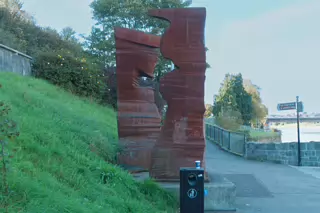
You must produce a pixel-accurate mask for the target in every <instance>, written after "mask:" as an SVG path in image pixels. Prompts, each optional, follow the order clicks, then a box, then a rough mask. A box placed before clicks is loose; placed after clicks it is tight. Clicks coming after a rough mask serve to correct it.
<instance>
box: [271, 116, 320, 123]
mask: <svg viewBox="0 0 320 213" xmlns="http://www.w3.org/2000/svg"><path fill="white" fill-rule="evenodd" d="M282 122H283V123H295V122H297V118H296V117H268V118H267V120H266V123H282ZM300 122H305V123H318V122H320V117H300Z"/></svg>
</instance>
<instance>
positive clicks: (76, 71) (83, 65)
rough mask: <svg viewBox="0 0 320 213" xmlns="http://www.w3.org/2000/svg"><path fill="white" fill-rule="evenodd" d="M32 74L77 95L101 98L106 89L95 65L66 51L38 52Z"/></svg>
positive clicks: (100, 73)
mask: <svg viewBox="0 0 320 213" xmlns="http://www.w3.org/2000/svg"><path fill="white" fill-rule="evenodd" d="M33 74H34V75H35V77H37V78H42V79H45V80H47V81H49V82H51V83H52V84H54V85H57V86H60V87H62V88H64V89H66V90H67V91H70V92H71V93H73V94H76V95H79V96H86V97H92V98H95V99H99V100H101V99H102V97H103V95H104V93H105V91H106V88H105V87H106V86H105V83H104V78H103V73H102V72H101V71H100V69H99V68H98V67H97V65H96V64H94V63H92V62H90V61H86V59H85V58H82V59H81V58H76V57H74V56H72V55H71V54H68V53H67V54H65V53H64V54H57V53H54V52H43V53H40V54H39V55H38V56H37V57H36V59H35V61H34V64H33Z"/></svg>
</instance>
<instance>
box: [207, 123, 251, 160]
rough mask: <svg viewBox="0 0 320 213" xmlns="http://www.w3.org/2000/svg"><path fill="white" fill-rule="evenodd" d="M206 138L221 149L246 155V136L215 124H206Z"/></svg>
mask: <svg viewBox="0 0 320 213" xmlns="http://www.w3.org/2000/svg"><path fill="white" fill-rule="evenodd" d="M205 135H206V138H207V139H208V140H210V141H213V142H214V143H216V144H218V145H219V146H220V147H221V148H223V149H225V150H227V151H228V152H231V153H233V154H236V155H240V156H244V155H245V145H246V135H245V134H244V133H239V132H231V131H228V130H225V129H222V128H220V127H218V126H216V125H214V124H210V123H207V122H206V123H205Z"/></svg>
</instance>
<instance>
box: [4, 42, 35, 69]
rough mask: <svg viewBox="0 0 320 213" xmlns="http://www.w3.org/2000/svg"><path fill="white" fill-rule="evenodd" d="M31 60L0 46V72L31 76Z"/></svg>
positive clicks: (24, 55) (15, 51) (26, 56)
mask: <svg viewBox="0 0 320 213" xmlns="http://www.w3.org/2000/svg"><path fill="white" fill-rule="evenodd" d="M31 60H32V58H31V57H30V56H28V55H26V54H23V53H21V52H19V51H17V50H14V49H12V48H10V47H7V46H5V45H2V44H0V72H1V71H6V72H14V73H18V74H21V75H31Z"/></svg>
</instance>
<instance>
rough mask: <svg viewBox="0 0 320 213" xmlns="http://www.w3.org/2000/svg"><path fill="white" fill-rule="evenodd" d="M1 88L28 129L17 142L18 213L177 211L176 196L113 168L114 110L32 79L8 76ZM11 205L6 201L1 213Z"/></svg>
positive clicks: (14, 197) (14, 199) (14, 185)
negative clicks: (7, 205) (5, 207)
mask: <svg viewBox="0 0 320 213" xmlns="http://www.w3.org/2000/svg"><path fill="white" fill-rule="evenodd" d="M0 84H2V89H1V90H0V100H3V101H5V102H6V103H7V104H9V105H10V106H11V108H12V113H11V114H12V115H13V116H12V118H13V119H14V120H15V121H16V122H17V123H18V125H19V128H20V136H19V138H18V139H17V140H16V141H15V142H13V144H11V145H12V146H11V147H12V148H11V152H12V155H13V158H12V159H11V162H10V167H9V168H10V170H9V171H8V185H9V190H10V193H9V201H8V204H9V208H8V209H9V212H10V213H11V212H12V213H18V212H22V213H40V212H41V213H44V212H46V213H51V212H52V213H95V212H97V213H98V212H99V213H101V212H107V213H126V212H132V213H144V212H146V213H149V212H152V213H153V212H163V213H164V212H168V213H169V212H175V211H176V207H177V202H176V200H175V198H173V197H172V196H171V195H170V194H168V193H166V192H164V191H163V190H162V189H160V188H159V187H158V186H157V185H156V184H155V183H154V182H152V181H146V182H142V183H137V182H136V181H135V180H134V179H133V178H132V176H131V175H130V174H128V173H127V172H125V171H123V170H121V169H120V168H118V167H117V166H115V165H113V163H114V162H115V156H116V153H117V151H118V148H117V124H116V112H114V111H113V110H112V109H110V108H106V107H103V106H100V105H98V104H95V103H91V102H90V101H88V100H85V99H81V98H78V97H75V96H73V95H71V94H69V93H67V92H65V91H63V90H62V89H59V88H57V87H54V86H52V85H50V84H48V83H46V82H44V81H41V80H36V79H33V78H31V77H21V76H18V75H15V74H12V73H3V72H0ZM1 175H3V174H1ZM0 190H1V193H2V191H3V190H4V189H3V187H2V186H0ZM4 202H5V201H4V198H3V196H1V197H0V212H2V209H3V205H4ZM1 208H2V209H1Z"/></svg>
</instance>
